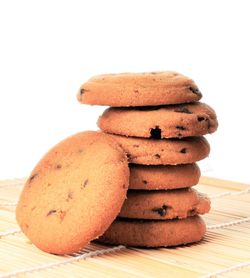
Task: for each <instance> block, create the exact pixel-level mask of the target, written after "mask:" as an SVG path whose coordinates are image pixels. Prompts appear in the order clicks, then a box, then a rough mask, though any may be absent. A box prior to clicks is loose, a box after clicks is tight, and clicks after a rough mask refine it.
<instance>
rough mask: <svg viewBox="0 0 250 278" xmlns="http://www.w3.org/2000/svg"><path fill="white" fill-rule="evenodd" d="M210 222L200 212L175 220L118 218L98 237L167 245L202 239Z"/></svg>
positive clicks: (131, 243) (110, 241) (106, 240)
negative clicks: (206, 223)
mask: <svg viewBox="0 0 250 278" xmlns="http://www.w3.org/2000/svg"><path fill="white" fill-rule="evenodd" d="M205 232H206V225H205V223H204V221H203V220H202V218H201V217H200V216H198V215H197V216H192V217H188V218H185V219H173V220H165V221H160V220H131V219H116V220H115V221H114V222H113V223H112V225H111V226H110V227H109V228H108V230H107V231H106V232H105V233H104V235H102V236H101V237H100V238H99V239H98V241H99V242H103V243H107V244H115V245H118V244H122V245H125V246H138V247H167V246H176V245H183V244H188V243H192V242H197V241H200V240H201V239H202V238H203V236H204V234H205Z"/></svg>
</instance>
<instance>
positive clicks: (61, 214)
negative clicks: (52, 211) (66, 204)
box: [59, 210, 66, 221]
mask: <svg viewBox="0 0 250 278" xmlns="http://www.w3.org/2000/svg"><path fill="white" fill-rule="evenodd" d="M65 215H66V211H63V210H60V211H59V218H60V220H61V221H63V219H64V217H65Z"/></svg>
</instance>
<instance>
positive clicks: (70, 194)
mask: <svg viewBox="0 0 250 278" xmlns="http://www.w3.org/2000/svg"><path fill="white" fill-rule="evenodd" d="M71 199H73V192H72V191H70V192H69V193H68V196H67V199H66V201H67V202H69V200H71Z"/></svg>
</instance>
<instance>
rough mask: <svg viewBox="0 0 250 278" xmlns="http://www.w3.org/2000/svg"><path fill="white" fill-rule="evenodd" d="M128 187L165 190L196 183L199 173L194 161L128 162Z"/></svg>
mask: <svg viewBox="0 0 250 278" xmlns="http://www.w3.org/2000/svg"><path fill="white" fill-rule="evenodd" d="M129 168H130V178H129V189H133V190H140V189H143V190H162V189H163V190H166V189H177V188H185V187H191V186H193V185H196V184H197V183H198V182H199V178H200V175H201V172H200V169H199V166H198V165H197V164H196V163H191V164H180V165H139V164H130V166H129Z"/></svg>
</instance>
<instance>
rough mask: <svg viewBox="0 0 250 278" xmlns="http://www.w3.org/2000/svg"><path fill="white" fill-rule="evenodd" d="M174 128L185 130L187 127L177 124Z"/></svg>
mask: <svg viewBox="0 0 250 278" xmlns="http://www.w3.org/2000/svg"><path fill="white" fill-rule="evenodd" d="M175 128H176V129H178V130H186V129H187V128H186V127H184V126H181V125H177V126H176V127H175Z"/></svg>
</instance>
